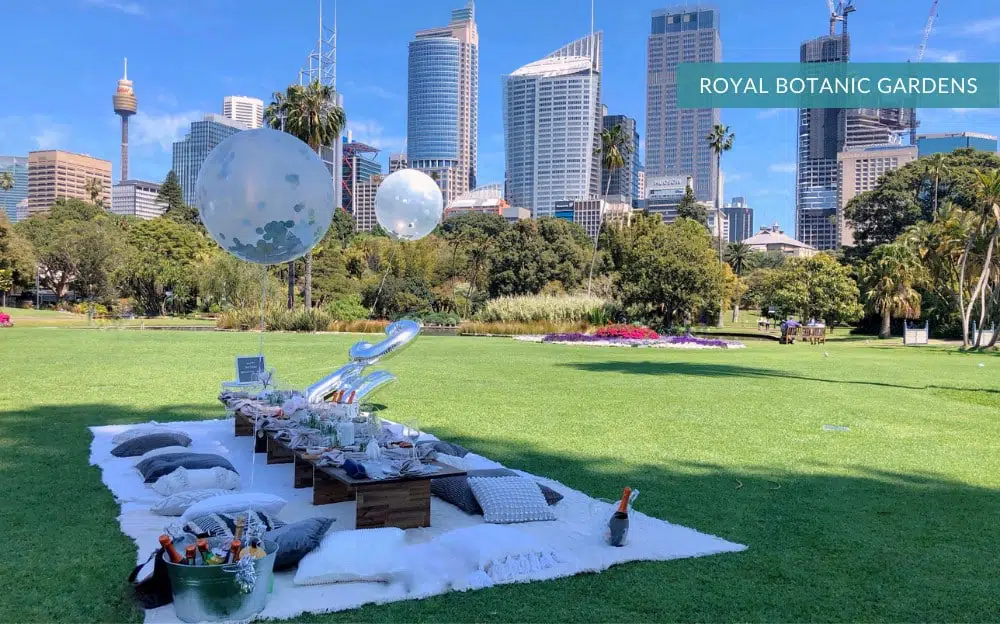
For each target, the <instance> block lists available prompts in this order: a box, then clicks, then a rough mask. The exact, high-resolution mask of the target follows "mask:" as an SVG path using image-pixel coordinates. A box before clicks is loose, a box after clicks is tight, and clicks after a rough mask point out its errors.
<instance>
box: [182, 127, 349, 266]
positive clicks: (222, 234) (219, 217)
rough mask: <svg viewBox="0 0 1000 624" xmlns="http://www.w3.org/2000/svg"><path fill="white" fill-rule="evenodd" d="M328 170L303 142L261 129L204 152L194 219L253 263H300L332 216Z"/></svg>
mask: <svg viewBox="0 0 1000 624" xmlns="http://www.w3.org/2000/svg"><path fill="white" fill-rule="evenodd" d="M333 190H334V189H333V185H331V184H330V172H329V171H328V170H327V168H326V165H324V164H323V161H322V160H320V158H319V156H317V155H316V153H315V152H314V151H313V150H312V149H310V148H309V146H308V145H306V144H305V143H303V142H302V141H300V140H298V139H296V138H295V137H293V136H292V135H290V134H286V133H284V132H278V131H277V130H270V129H266V128H261V129H258V130H245V131H243V132H237V133H236V134H234V135H233V136H231V137H229V138H228V139H226V140H225V141H223V142H222V143H219V145H218V146H216V148H215V149H213V150H212V151H211V153H209V155H208V158H206V159H205V162H204V164H202V166H201V170H200V171H199V172H198V181H197V183H196V184H195V203H196V204H197V206H198V213H199V215H201V222H202V223H204V224H205V228H206V229H207V230H208V233H209V234H210V235H211V236H212V238H213V239H215V242H217V243H219V245H221V246H222V248H223V249H225V250H226V251H228V252H229V253H231V254H233V255H234V256H236V257H237V258H240V259H242V260H246V261H247V262H253V263H256V264H277V263H281V262H289V261H291V260H295V259H296V258H301V257H302V256H304V255H305V254H306V253H307V252H308V251H309V250H310V249H312V248H313V247H314V246H315V245H316V243H318V242H319V241H320V240H321V239H322V238H323V235H324V234H326V231H327V230H328V229H329V227H330V221H331V220H332V218H333V210H334V198H333Z"/></svg>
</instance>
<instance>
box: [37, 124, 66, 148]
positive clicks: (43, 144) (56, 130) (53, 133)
mask: <svg viewBox="0 0 1000 624" xmlns="http://www.w3.org/2000/svg"><path fill="white" fill-rule="evenodd" d="M66 137H67V134H66V132H64V131H63V129H62V127H61V126H59V125H51V126H47V127H44V128H39V130H38V132H37V133H36V134H34V135H32V137H31V140H32V141H34V142H35V145H36V146H37V147H38V149H42V150H45V149H55V148H59V147H63V144H64V143H65V142H66Z"/></svg>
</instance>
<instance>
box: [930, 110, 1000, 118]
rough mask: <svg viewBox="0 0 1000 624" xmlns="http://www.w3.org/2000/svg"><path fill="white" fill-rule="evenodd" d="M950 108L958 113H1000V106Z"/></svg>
mask: <svg viewBox="0 0 1000 624" xmlns="http://www.w3.org/2000/svg"><path fill="white" fill-rule="evenodd" d="M948 110H949V111H951V112H953V113H955V114H956V115H1000V108H949V109H948ZM918 117H919V116H918Z"/></svg>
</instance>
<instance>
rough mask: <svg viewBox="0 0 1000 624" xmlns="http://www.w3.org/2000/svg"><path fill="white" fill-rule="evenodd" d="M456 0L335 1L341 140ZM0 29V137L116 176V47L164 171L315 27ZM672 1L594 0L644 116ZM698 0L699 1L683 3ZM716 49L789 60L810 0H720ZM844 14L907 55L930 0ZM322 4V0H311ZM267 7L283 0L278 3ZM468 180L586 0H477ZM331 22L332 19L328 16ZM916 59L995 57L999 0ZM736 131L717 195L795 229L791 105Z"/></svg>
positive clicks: (98, 16)
mask: <svg viewBox="0 0 1000 624" xmlns="http://www.w3.org/2000/svg"><path fill="white" fill-rule="evenodd" d="M463 2H464V0H409V1H407V0H382V1H372V2H348V1H344V2H341V3H340V6H339V15H338V24H339V31H340V32H339V46H338V47H339V50H338V80H337V83H338V87H339V90H340V91H341V92H342V93H343V95H344V98H345V109H346V112H347V117H348V120H349V125H350V127H351V129H352V130H353V132H354V137H355V139H358V140H365V141H368V142H370V143H373V144H375V145H376V146H378V147H380V148H381V149H382V150H383V154H382V156H383V159H384V157H385V155H387V154H388V152H389V151H397V150H400V149H401V148H402V147H403V140H404V138H405V134H406V132H405V119H406V98H405V94H406V45H407V42H408V41H409V40H410V39H411V38H412V36H413V32H414V31H416V30H418V29H420V28H427V27H431V26H437V25H442V24H444V23H446V22H447V21H448V18H449V12H450V10H451V9H452V8H457V7H458V6H460V5H461V4H462V3H463ZM4 4H5V7H4V23H5V29H4V31H5V33H4V37H2V38H0V58H2V59H5V60H6V62H4V63H3V68H4V72H3V78H4V83H5V87H6V88H5V92H6V94H7V97H5V98H4V100H3V104H2V108H0V154H25V153H26V152H28V151H29V150H33V149H39V148H60V149H68V150H72V151H78V152H85V153H89V154H92V155H95V156H99V157H102V158H106V159H108V160H111V161H112V162H113V163H115V165H114V169H115V174H114V175H115V179H117V177H118V164H117V160H118V141H119V139H118V130H117V117H115V116H114V114H113V112H112V110H111V96H112V94H113V92H114V88H115V83H116V81H117V80H118V78H119V77H120V76H121V71H122V67H121V65H122V57H125V56H128V58H129V78H131V79H132V80H133V81H134V82H135V89H136V94H137V96H138V98H139V110H140V113H139V115H137V116H136V117H135V118H133V121H132V132H131V137H130V143H131V147H130V150H131V159H130V167H131V171H130V173H131V174H132V177H139V178H143V179H150V180H160V179H162V178H163V176H164V175H165V174H166V172H167V171H168V170H169V168H170V144H171V142H172V141H174V140H178V139H180V138H183V135H184V133H185V131H186V129H187V127H188V124H189V123H190V121H191V120H194V119H198V118H200V117H201V116H202V115H204V114H205V113H207V112H221V107H222V98H223V96H225V95H233V94H239V95H251V96H255V97H260V98H262V99H265V101H266V100H267V98H268V97H269V95H270V93H271V92H272V91H274V90H277V89H281V88H283V87H284V86H286V85H287V84H288V83H289V82H291V81H293V80H295V79H296V77H297V73H298V70H299V68H300V67H301V66H302V65H303V63H304V62H305V59H306V56H307V54H308V53H309V52H310V50H311V49H312V48H313V46H314V44H315V41H316V36H317V7H318V0H289V1H288V2H286V3H284V5H281V4H275V3H273V2H261V1H258V0H199V1H194V0H45V1H44V2H42V1H38V2H7V3H4ZM669 4H671V3H663V2H653V1H650V0H596V8H595V13H596V27H597V28H598V29H601V30H603V31H604V33H605V67H604V69H605V72H604V77H603V81H604V82H603V89H604V100H605V102H606V103H607V105H608V108H609V110H610V112H612V113H616V114H626V115H630V116H633V117H635V118H636V119H638V121H639V127H640V132H641V133H643V132H644V128H643V126H644V120H645V110H644V107H645V80H646V77H645V47H646V36H647V33H648V30H649V16H650V12H651V11H652V10H653V9H655V8H660V7H663V6H668V5H669ZM687 4H688V5H690V6H694V5H695V4H696V3H694V2H689V3H687ZM715 4H716V6H717V7H718V8H719V9H720V11H721V15H722V17H721V22H722V45H723V59H724V60H727V61H797V60H798V46H799V44H800V42H801V41H802V40H804V39H808V38H812V37H815V36H817V35H820V34H822V33H823V32H824V31H825V30H826V29H827V18H826V14H827V9H826V3H825V2H824V1H823V0H775V1H772V2H769V3H761V2H748V1H746V0H719V1H717V2H716V3H715ZM856 4H857V5H858V11H857V12H856V13H854V14H853V15H852V16H851V18H850V20H851V21H850V31H851V33H852V43H853V48H854V54H853V58H854V60H857V61H904V60H906V59H907V57H909V56H912V55H913V54H914V51H915V49H916V48H917V46H918V45H919V42H920V39H921V34H922V31H923V27H924V23H925V21H926V19H927V13H928V10H929V9H930V5H931V1H930V0H857V1H856ZM324 6H325V11H326V13H327V15H330V14H332V12H333V7H334V1H333V0H324ZM278 7H281V8H278ZM476 19H477V22H478V26H479V36H480V68H479V72H480V92H479V99H480V117H479V151H480V152H479V162H480V167H479V180H480V181H481V182H482V183H487V182H493V181H502V180H503V136H502V131H503V128H502V119H501V114H500V76H501V75H502V74H504V73H507V72H510V71H512V70H514V69H517V68H518V67H520V66H521V65H523V64H525V63H528V62H530V61H533V60H536V59H538V58H539V57H541V56H543V55H545V54H547V53H548V52H550V51H552V50H554V49H556V48H558V47H560V46H562V45H563V44H564V43H566V42H568V41H571V40H573V39H576V38H578V37H580V36H583V35H585V34H586V33H587V32H588V31H589V29H590V4H589V2H587V0H480V1H479V2H477V5H476ZM328 21H329V20H328ZM926 60H927V61H949V62H954V61H989V62H996V61H998V60H1000V3H998V2H996V0H941V2H940V9H939V19H938V21H937V24H936V26H935V30H934V33H933V34H932V35H931V39H930V44H929V49H928V51H927V56H926ZM921 119H922V121H923V127H922V129H921V131H927V132H943V131H962V130H969V131H978V132H987V133H990V134H1000V109H990V110H972V111H954V110H935V111H922V115H921ZM723 121H724V122H725V123H727V124H729V125H730V126H731V127H732V130H733V131H734V132H735V133H736V145H735V148H734V150H733V151H732V152H730V153H729V154H728V155H727V156H726V157H725V160H724V163H723V168H724V170H725V171H726V176H727V182H726V196H727V199H728V198H729V197H731V196H733V195H745V196H746V197H747V198H748V201H749V202H750V205H751V206H752V207H754V208H755V210H756V222H757V224H758V225H759V224H761V223H765V222H770V221H773V220H777V221H779V222H780V223H781V224H782V225H783V226H784V227H785V228H786V230H789V231H790V230H791V229H792V228H793V222H794V218H793V214H794V196H793V187H794V180H795V174H794V160H795V134H796V128H795V114H794V111H791V110H725V111H723Z"/></svg>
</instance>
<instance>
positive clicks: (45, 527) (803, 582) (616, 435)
mask: <svg viewBox="0 0 1000 624" xmlns="http://www.w3.org/2000/svg"><path fill="white" fill-rule="evenodd" d="M257 340H258V336H257V335H256V334H237V333H214V332H197V333H195V332H191V333H187V332H125V331H123V332H93V331H76V330H69V329H54V330H41V329H30V328H26V329H21V328H14V329H11V330H0V362H3V364H2V369H0V370H2V382H0V444H2V447H3V451H4V452H3V455H2V456H0V483H2V484H3V492H4V497H3V503H2V505H0V527H2V530H0V553H2V556H0V561H2V565H0V586H2V587H4V588H6V591H4V592H0V621H138V620H139V618H140V614H139V613H138V612H137V611H136V610H134V608H133V607H132V605H131V601H130V598H129V596H128V593H127V591H126V587H125V585H124V579H125V576H126V574H127V573H128V572H129V571H130V570H131V568H132V566H133V563H134V561H135V550H134V548H133V545H132V542H131V541H130V540H129V539H128V538H127V537H125V536H124V535H122V534H121V533H120V532H119V528H118V524H117V521H116V520H115V516H116V515H117V506H116V505H115V503H114V500H113V499H112V496H111V494H110V492H109V491H108V490H107V489H106V488H105V487H104V486H103V485H102V483H101V480H100V473H99V471H98V470H97V469H96V468H94V467H90V466H88V465H87V460H88V452H89V444H90V440H91V436H90V434H89V432H88V431H87V430H86V429H85V427H86V426H88V425H97V424H107V423H124V422H136V421H142V420H148V419H150V418H155V419H157V420H161V421H162V420H170V419H192V418H212V417H217V416H220V415H221V409H220V406H219V405H218V403H217V401H216V398H215V397H216V394H217V392H218V384H219V382H220V381H222V380H224V379H228V378H230V377H231V375H232V370H231V369H232V366H233V356H234V355H236V354H242V353H253V352H255V351H256V348H257ZM355 340H357V337H356V336H354V337H351V336H342V335H292V334H273V335H268V336H266V338H265V352H266V354H267V356H268V359H269V363H270V364H273V365H275V366H276V367H277V369H278V372H279V375H282V376H283V377H284V379H286V380H287V381H288V382H291V383H293V384H296V385H298V386H304V385H305V384H307V383H308V382H311V381H314V380H315V379H318V378H319V377H320V376H321V375H323V374H325V373H327V372H329V371H330V370H332V369H333V368H334V367H336V366H339V365H340V364H341V363H342V362H343V361H344V358H345V355H346V349H347V347H348V346H349V345H350V344H351V343H352V342H353V341H355ZM979 364H983V366H979ZM386 367H387V368H390V369H391V370H392V371H393V372H394V373H396V374H398V376H399V378H400V381H399V383H397V384H395V385H394V386H392V387H390V389H388V390H386V391H385V392H383V393H381V394H378V395H376V400H377V401H379V402H380V403H385V404H387V405H389V412H388V413H387V417H389V418H396V419H403V418H410V417H419V419H420V420H421V424H422V425H423V426H424V427H425V428H427V429H428V430H430V431H432V432H434V433H436V434H437V435H439V436H440V437H442V438H445V439H450V440H454V441H456V442H459V443H461V444H465V445H468V446H471V447H472V448H473V449H475V450H476V451H477V452H479V453H482V454H484V455H486V456H489V457H492V458H495V459H497V460H499V461H501V462H503V463H505V464H506V465H508V466H512V467H516V468H521V469H525V470H529V471H531V472H534V473H536V474H540V475H545V476H548V477H552V478H555V479H558V480H560V481H562V482H563V483H565V484H567V485H569V486H571V487H574V488H578V489H580V490H583V491H585V492H587V493H589V494H591V495H594V496H601V497H615V496H616V495H617V494H618V493H619V492H620V491H621V487H622V486H624V485H631V486H633V487H638V488H639V489H640V490H642V496H641V497H640V498H639V500H638V508H639V509H640V510H642V511H644V512H646V513H649V514H652V515H655V516H657V517H660V518H664V519H667V520H669V521H671V522H676V523H679V524H683V525H686V526H690V527H694V528H696V529H698V530H700V531H704V532H707V533H712V534H715V535H719V536H721V537H724V538H726V539H729V540H732V541H736V542H740V543H743V544H747V545H748V546H749V550H747V551H746V552H744V553H738V554H728V555H719V556H714V557H705V558H700V559H693V560H683V561H673V562H666V563H636V564H627V565H623V566H618V567H616V568H613V569H611V570H609V571H607V572H604V573H602V574H591V575H583V576H576V577H573V578H569V579H562V580H557V581H552V582H545V583H531V584H527V585H514V586H505V587H500V588H495V589H491V590H485V591H477V592H469V593H464V594H450V595H446V596H441V597H437V598H432V599H428V600H423V601H408V602H402V603H396V604H392V605H385V606H379V607H368V608H363V609H361V610H358V611H353V612H347V613H341V614H333V615H326V616H317V617H315V618H305V621H324V622H326V621H379V622H384V621H459V620H461V621H468V620H476V621H482V620H490V621H493V620H502V621H546V622H551V621H570V620H572V621H608V620H615V621H626V620H628V621H649V620H684V621H759V620H779V621H802V620H824V621H826V620H829V621H872V620H892V621H903V620H906V621H956V620H962V621H997V620H1000V606H998V605H1000V603H998V600H997V590H998V588H1000V546H998V543H1000V542H998V540H997V539H996V527H997V523H998V521H1000V520H998V519H1000V489H998V488H1000V459H998V456H997V452H996V450H997V446H998V442H1000V418H998V414H1000V412H998V408H1000V378H998V376H997V371H998V369H1000V358H998V357H997V356H995V355H982V354H978V355H977V354H962V353H958V352H957V351H954V350H945V349H942V348H909V349H907V348H903V347H894V346H887V345H883V344H879V343H876V342H875V341H873V342H872V343H871V344H866V343H865V342H864V341H838V342H833V343H830V344H828V345H826V346H825V347H824V346H817V347H811V346H809V345H805V344H796V345H792V346H780V345H778V344H775V343H769V342H753V343H750V347H749V348H747V349H744V350H730V351H680V350H646V349H643V350H640V349H596V348H588V347H580V346H575V347H564V346H553V345H541V344H525V343H519V342H516V341H513V340H509V339H499V338H498V339H477V338H432V337H423V338H421V339H419V340H418V341H417V342H416V343H415V344H414V345H413V346H412V347H410V348H409V349H407V350H406V351H404V352H403V353H402V354H400V355H398V356H396V357H394V358H392V359H390V360H388V361H386ZM825 424H832V425H845V426H849V427H850V431H848V432H827V431H824V430H823V425H825Z"/></svg>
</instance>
